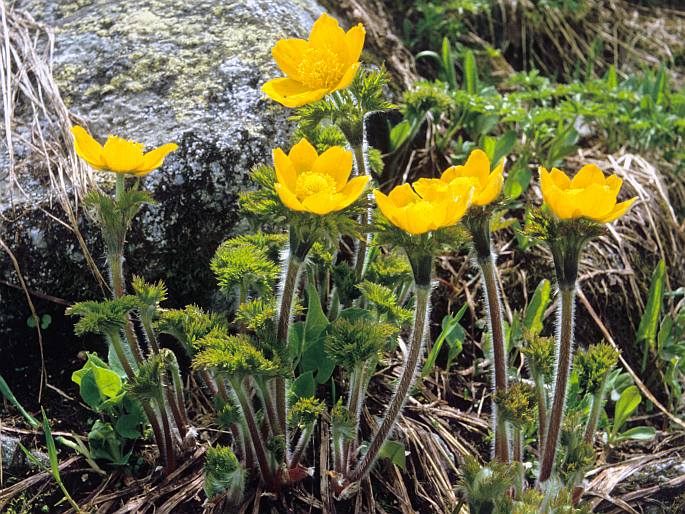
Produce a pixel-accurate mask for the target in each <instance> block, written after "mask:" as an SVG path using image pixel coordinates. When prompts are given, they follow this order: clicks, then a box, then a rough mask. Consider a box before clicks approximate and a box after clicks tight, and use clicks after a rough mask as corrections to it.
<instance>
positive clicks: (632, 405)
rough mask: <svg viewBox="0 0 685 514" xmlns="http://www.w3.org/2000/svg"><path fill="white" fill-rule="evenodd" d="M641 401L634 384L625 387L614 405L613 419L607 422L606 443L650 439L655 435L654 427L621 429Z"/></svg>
mask: <svg viewBox="0 0 685 514" xmlns="http://www.w3.org/2000/svg"><path fill="white" fill-rule="evenodd" d="M641 402H642V395H641V394H640V391H639V390H638V388H637V387H636V386H630V387H627V388H626V389H625V390H624V391H623V392H622V393H621V396H620V398H619V399H618V401H617V402H616V405H615V406H614V419H613V420H611V421H610V422H609V425H608V426H607V431H606V433H605V441H606V442H607V443H608V444H616V443H619V442H621V441H625V440H627V439H633V440H637V441H651V440H652V439H654V436H655V435H656V431H655V430H654V427H648V426H638V427H632V428H629V429H627V430H623V427H624V426H625V424H626V422H627V421H628V419H629V418H630V416H631V415H632V414H633V412H635V410H636V409H637V408H638V406H639V405H640V403H641Z"/></svg>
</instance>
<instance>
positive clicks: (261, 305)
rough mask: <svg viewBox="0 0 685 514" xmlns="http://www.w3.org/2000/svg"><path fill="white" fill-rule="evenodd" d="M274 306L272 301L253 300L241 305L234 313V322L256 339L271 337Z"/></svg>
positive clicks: (274, 316) (274, 313) (274, 315)
mask: <svg viewBox="0 0 685 514" xmlns="http://www.w3.org/2000/svg"><path fill="white" fill-rule="evenodd" d="M275 318H276V305H275V303H274V301H273V299H271V298H270V299H264V298H253V299H251V300H248V301H247V302H244V303H241V304H240V305H239V306H238V310H237V311H236V313H235V322H236V323H237V324H238V325H242V326H244V327H245V328H246V329H247V330H249V331H250V332H253V333H254V334H255V335H256V336H257V338H258V339H260V340H268V339H270V338H271V337H273V332H274V319H275Z"/></svg>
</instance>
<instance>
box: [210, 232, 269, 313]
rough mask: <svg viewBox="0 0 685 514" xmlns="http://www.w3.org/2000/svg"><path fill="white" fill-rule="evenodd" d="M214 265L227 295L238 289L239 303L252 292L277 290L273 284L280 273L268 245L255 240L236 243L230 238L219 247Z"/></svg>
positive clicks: (220, 283) (213, 269) (218, 279)
mask: <svg viewBox="0 0 685 514" xmlns="http://www.w3.org/2000/svg"><path fill="white" fill-rule="evenodd" d="M210 267H211V269H212V271H213V272H214V276H215V277H216V279H217V282H218V284H219V287H220V288H221V290H222V291H223V292H224V293H225V294H226V295H228V296H231V295H234V294H235V292H236V291H238V295H237V297H238V298H239V302H238V303H241V302H243V301H245V300H246V299H247V297H248V295H249V294H250V293H254V294H255V295H256V296H264V295H271V294H273V293H272V291H273V285H274V284H275V283H276V282H277V280H278V276H279V274H280V271H279V268H278V266H277V265H276V263H275V262H273V261H272V260H270V259H269V257H268V255H267V253H266V251H265V250H264V249H262V248H259V247H258V246H255V245H253V244H239V245H236V244H235V242H234V241H233V240H230V239H229V240H228V241H225V242H224V243H222V244H221V245H220V246H219V248H217V250H216V253H215V254H214V257H213V258H212V261H211V263H210Z"/></svg>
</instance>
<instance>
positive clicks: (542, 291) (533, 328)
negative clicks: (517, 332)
mask: <svg viewBox="0 0 685 514" xmlns="http://www.w3.org/2000/svg"><path fill="white" fill-rule="evenodd" d="M551 291H552V285H551V284H550V282H549V280H547V279H542V280H541V281H540V283H539V284H538V286H537V287H536V288H535V292H534V293H533V297H532V298H531V299H530V302H528V306H527V307H526V313H525V315H524V317H523V326H524V327H525V328H526V330H528V332H530V333H531V334H533V335H537V334H539V333H540V332H541V331H542V318H543V316H544V314H545V310H547V307H548V305H549V298H550V293H551Z"/></svg>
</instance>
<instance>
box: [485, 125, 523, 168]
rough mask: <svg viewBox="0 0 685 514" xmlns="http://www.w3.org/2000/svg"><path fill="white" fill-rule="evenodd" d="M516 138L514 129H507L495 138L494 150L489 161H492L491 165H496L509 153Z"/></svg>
mask: <svg viewBox="0 0 685 514" xmlns="http://www.w3.org/2000/svg"><path fill="white" fill-rule="evenodd" d="M516 139H517V136H516V131H515V130H507V131H506V132H505V133H504V134H502V135H501V136H500V137H499V138H497V142H496V143H495V149H494V152H493V154H492V156H490V162H492V166H493V167H494V166H497V164H499V161H500V160H502V159H503V158H505V157H506V156H507V155H509V153H510V152H511V151H512V150H513V148H514V145H515V144H516Z"/></svg>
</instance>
